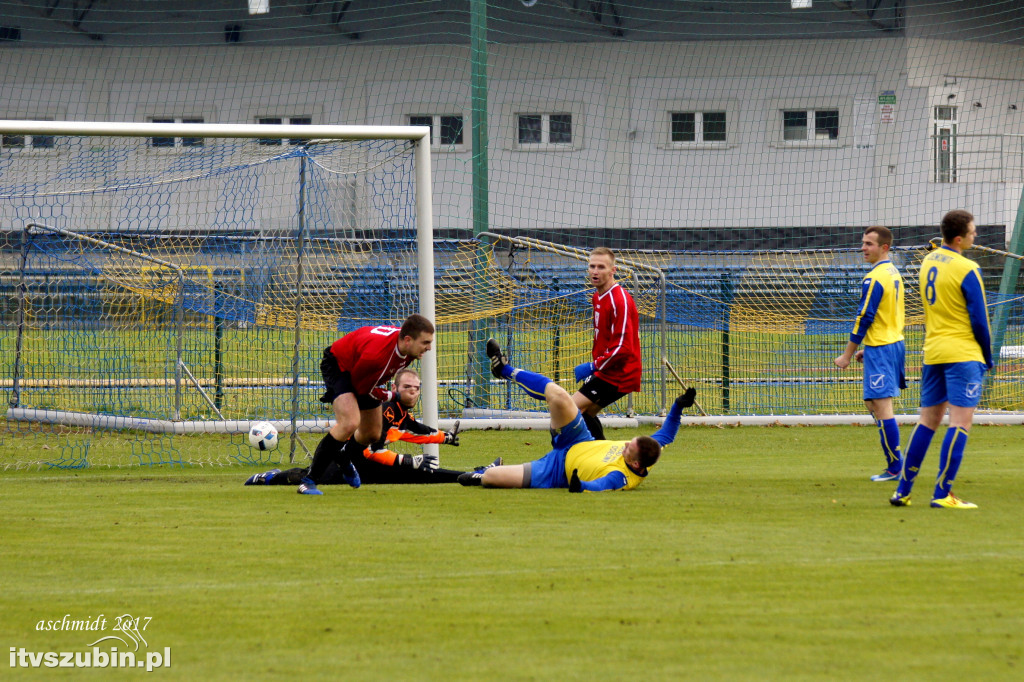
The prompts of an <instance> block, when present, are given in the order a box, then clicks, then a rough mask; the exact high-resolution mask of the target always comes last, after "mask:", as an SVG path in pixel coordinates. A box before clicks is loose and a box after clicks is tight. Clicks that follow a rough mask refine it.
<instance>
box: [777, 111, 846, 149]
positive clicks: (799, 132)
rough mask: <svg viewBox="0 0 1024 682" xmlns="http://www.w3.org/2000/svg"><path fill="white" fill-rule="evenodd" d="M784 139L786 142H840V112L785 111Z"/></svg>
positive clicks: (783, 121)
mask: <svg viewBox="0 0 1024 682" xmlns="http://www.w3.org/2000/svg"><path fill="white" fill-rule="evenodd" d="M782 139H783V140H784V141H786V142H806V141H811V142H815V141H832V140H838V139H839V110H838V109H785V110H783V112H782Z"/></svg>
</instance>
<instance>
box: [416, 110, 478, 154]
mask: <svg viewBox="0 0 1024 682" xmlns="http://www.w3.org/2000/svg"><path fill="white" fill-rule="evenodd" d="M462 121H463V118H462V114H411V115H410V116H409V125H411V126H427V127H428V128H430V146H431V147H433V148H435V149H437V148H439V147H460V146H462V145H464V144H465V137H464V135H465V132H464V130H463V123H462Z"/></svg>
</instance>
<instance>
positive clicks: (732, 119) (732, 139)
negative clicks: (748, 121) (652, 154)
mask: <svg viewBox="0 0 1024 682" xmlns="http://www.w3.org/2000/svg"><path fill="white" fill-rule="evenodd" d="M657 106H658V110H659V112H660V116H659V118H658V147H659V148H660V149H677V150H687V149H730V148H732V147H736V146H738V145H739V132H738V131H739V124H738V121H739V113H740V106H739V101H738V100H734V99H717V100H701V99H665V100H659V101H658V102H657ZM705 112H707V113H711V112H725V140H724V141H718V140H712V141H706V140H704V126H703V115H704V113H705ZM672 114H695V121H694V124H695V126H696V132H697V139H696V140H694V141H693V142H676V141H673V140H672Z"/></svg>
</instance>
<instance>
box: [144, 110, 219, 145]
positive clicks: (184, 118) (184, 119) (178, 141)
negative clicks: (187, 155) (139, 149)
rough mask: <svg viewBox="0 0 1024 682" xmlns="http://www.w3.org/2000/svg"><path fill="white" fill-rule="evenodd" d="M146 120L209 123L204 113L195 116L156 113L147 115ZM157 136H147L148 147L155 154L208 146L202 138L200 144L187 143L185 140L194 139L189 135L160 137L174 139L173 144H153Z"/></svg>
mask: <svg viewBox="0 0 1024 682" xmlns="http://www.w3.org/2000/svg"><path fill="white" fill-rule="evenodd" d="M146 121H148V122H149V123H186V122H188V123H209V120H208V119H207V117H206V116H203V115H202V114H196V115H194V116H191V115H190V116H181V115H177V116H172V115H169V114H168V115H166V116H161V115H154V116H147V117H146ZM154 139H157V138H152V137H147V138H146V149H148V150H149V151H150V152H152V153H154V154H168V153H178V154H180V153H183V152H188V151H191V150H196V149H204V148H205V147H206V146H207V142H206V140H204V139H202V138H200V142H199V144H186V143H185V140H187V139H192V138H188V137H172V138H162V137H161V138H158V139H161V140H163V139H170V140H173V144H169V145H156V144H153V140H154Z"/></svg>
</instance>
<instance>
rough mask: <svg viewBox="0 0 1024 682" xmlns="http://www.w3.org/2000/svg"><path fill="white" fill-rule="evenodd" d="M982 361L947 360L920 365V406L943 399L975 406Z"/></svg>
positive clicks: (964, 405) (965, 405) (983, 364)
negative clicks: (941, 362)
mask: <svg viewBox="0 0 1024 682" xmlns="http://www.w3.org/2000/svg"><path fill="white" fill-rule="evenodd" d="M984 379H985V363H983V362H977V361H975V360H971V361H969V362H947V363H945V364H941V365H923V366H922V367H921V407H933V406H935V405H940V404H942V403H944V402H946V401H949V402H950V403H951V404H953V405H956V406H957V407H977V406H978V403H979V402H981V386H982V381H983V380H984Z"/></svg>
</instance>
